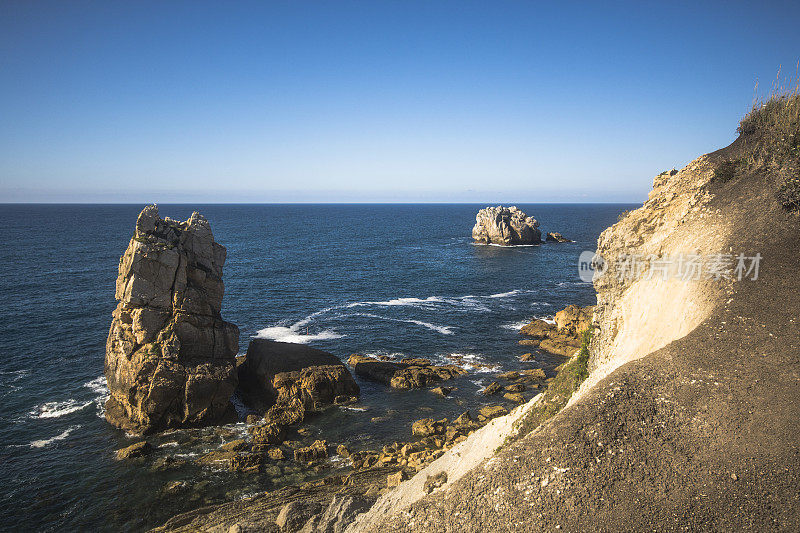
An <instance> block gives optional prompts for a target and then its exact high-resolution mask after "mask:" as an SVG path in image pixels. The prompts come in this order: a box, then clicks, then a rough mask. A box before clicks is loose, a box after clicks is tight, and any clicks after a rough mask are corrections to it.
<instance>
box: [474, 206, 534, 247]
mask: <svg viewBox="0 0 800 533" xmlns="http://www.w3.org/2000/svg"><path fill="white" fill-rule="evenodd" d="M472 238H473V239H475V242H479V243H482V244H499V245H502V246H511V245H514V244H539V243H541V242H542V232H541V231H539V222H537V221H536V219H534V218H533V217H529V216H528V215H526V214H525V213H523V212H522V211H520V210H519V209H517V208H516V207H513V206H512V207H502V206H497V207H486V208H484V209H481V210H480V211H478V214H477V215H476V216H475V227H474V228H472Z"/></svg>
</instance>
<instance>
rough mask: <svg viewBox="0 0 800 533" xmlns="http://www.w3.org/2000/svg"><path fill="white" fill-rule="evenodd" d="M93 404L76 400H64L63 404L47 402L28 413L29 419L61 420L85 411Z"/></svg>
mask: <svg viewBox="0 0 800 533" xmlns="http://www.w3.org/2000/svg"><path fill="white" fill-rule="evenodd" d="M92 403H94V402H93V401H92V400H89V401H88V402H79V401H78V400H72V399H70V400H66V401H63V402H47V403H43V404H42V405H38V406H36V407H34V408H33V410H32V411H31V412H30V417H31V418H61V417H62V416H65V415H68V414H70V413H74V412H76V411H80V410H81V409H85V408H86V407H89V406H90V405H92Z"/></svg>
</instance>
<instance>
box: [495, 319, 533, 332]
mask: <svg viewBox="0 0 800 533" xmlns="http://www.w3.org/2000/svg"><path fill="white" fill-rule="evenodd" d="M530 323H531V321H530V320H520V321H519V322H512V323H511V324H503V325H502V326H500V327H501V328H504V329H510V330H513V331H519V330H520V329H522V328H523V327H524V326H527V325H528V324H530Z"/></svg>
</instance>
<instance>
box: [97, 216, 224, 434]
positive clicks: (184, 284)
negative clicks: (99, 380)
mask: <svg viewBox="0 0 800 533" xmlns="http://www.w3.org/2000/svg"><path fill="white" fill-rule="evenodd" d="M225 256H226V251H225V248H224V247H223V246H222V245H220V244H218V243H216V242H215V241H214V236H213V234H212V232H211V226H210V225H209V223H208V221H207V220H206V219H205V218H204V217H203V216H202V215H200V214H199V213H196V212H195V213H193V214H192V216H191V217H190V218H189V220H187V221H185V222H178V221H174V220H171V219H169V218H165V219H164V218H161V217H160V216H159V213H158V208H157V207H156V206H155V205H150V206H147V207H145V208H144V210H142V212H141V214H140V215H139V218H138V220H137V221H136V231H135V234H134V236H133V238H132V239H131V241H130V243H129V244H128V248H127V250H125V253H124V254H123V255H122V258H121V259H120V262H119V275H118V277H117V282H116V298H117V300H118V301H119V304H118V305H117V308H116V309H115V310H114V313H113V319H112V322H111V329H110V331H109V334H108V341H107V343H106V360H105V375H106V380H107V381H108V388H109V391H110V393H111V397H110V398H109V400H108V402H107V404H106V419H107V420H108V421H109V422H111V423H112V424H114V425H115V426H118V427H121V428H125V429H128V430H133V431H137V432H150V431H155V430H160V429H165V428H170V427H180V426H194V425H204V424H212V423H216V422H219V421H220V420H222V419H223V418H225V417H226V416H229V415H230V414H231V405H230V402H229V398H230V396H231V394H232V393H233V391H234V388H235V387H236V381H237V379H236V373H235V363H236V361H235V356H236V353H237V352H238V349H239V329H238V328H237V327H236V326H235V325H233V324H231V323H229V322H225V321H224V320H223V319H222V316H221V314H220V311H221V307H222V296H223V292H224V285H223V282H222V267H223V265H224V264H225Z"/></svg>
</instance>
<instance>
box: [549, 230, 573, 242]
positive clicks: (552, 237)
mask: <svg viewBox="0 0 800 533" xmlns="http://www.w3.org/2000/svg"><path fill="white" fill-rule="evenodd" d="M544 240H545V242H573V241H572V240H570V239H567V238H566V237H564V236H563V235H561V234H560V233H558V232H557V231H556V232H550V233H548V234H547V237H545V239H544Z"/></svg>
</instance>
